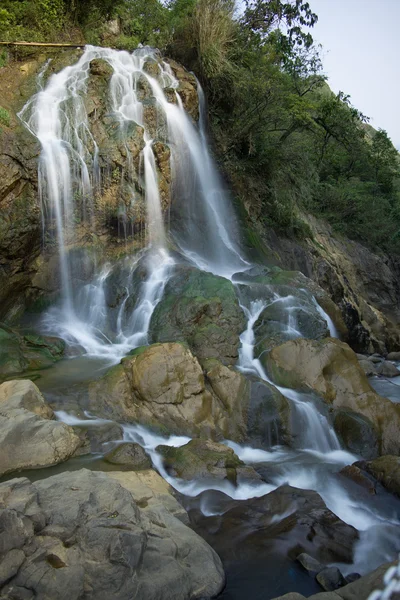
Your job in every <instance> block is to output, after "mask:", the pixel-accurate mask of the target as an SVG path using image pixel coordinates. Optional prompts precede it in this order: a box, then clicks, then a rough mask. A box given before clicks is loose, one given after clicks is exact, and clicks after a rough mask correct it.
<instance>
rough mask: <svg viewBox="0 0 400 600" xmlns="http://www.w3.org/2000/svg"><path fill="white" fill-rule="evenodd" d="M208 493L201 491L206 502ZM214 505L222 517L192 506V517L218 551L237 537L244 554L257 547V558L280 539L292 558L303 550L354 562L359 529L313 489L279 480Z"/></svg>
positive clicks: (320, 559)
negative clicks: (255, 493) (260, 491)
mask: <svg viewBox="0 0 400 600" xmlns="http://www.w3.org/2000/svg"><path fill="white" fill-rule="evenodd" d="M201 496H202V497H203V495H201ZM207 498H208V495H207V497H206V496H205V495H204V502H205V503H206V502H207ZM206 505H209V504H206ZM211 505H213V503H212V502H211ZM216 506H217V509H216V510H218V507H221V508H220V510H221V511H222V510H223V514H224V518H223V519H221V518H220V516H219V515H220V513H219V512H218V513H217V514H216V516H215V517H207V520H206V521H205V520H204V518H203V516H202V515H200V514H199V515H197V514H196V513H195V512H193V513H191V520H192V521H196V520H197V521H198V523H197V522H196V528H197V530H198V524H201V526H202V535H204V536H205V537H206V539H208V540H210V541H211V540H213V544H215V546H214V547H217V548H218V549H219V550H220V547H221V552H225V551H226V544H227V540H228V545H229V540H240V545H241V551H243V553H244V554H246V553H247V552H254V550H255V549H258V550H257V556H258V558H260V556H261V555H262V552H267V553H268V542H269V541H271V540H276V539H279V540H280V543H282V544H283V545H284V548H285V551H286V553H287V554H288V556H290V557H293V558H296V557H297V556H298V555H299V554H301V553H307V554H308V555H310V556H311V557H312V558H314V559H315V560H317V561H318V562H321V563H323V564H326V563H330V562H346V563H351V562H352V557H353V546H354V544H355V542H356V541H357V540H358V532H357V530H356V529H354V527H352V526H351V525H348V524H347V523H344V522H343V521H341V519H340V518H339V517H337V516H336V515H335V514H334V513H333V512H331V511H330V510H329V509H328V508H327V507H326V505H325V503H324V501H323V500H322V498H321V497H320V496H319V494H317V493H316V492H314V491H310V490H300V489H297V488H293V487H291V486H289V485H283V486H281V487H279V488H277V489H276V490H274V491H271V492H270V493H268V494H266V495H265V496H262V497H260V498H251V499H248V500H245V501H234V500H229V502H228V504H226V505H225V506H224V505H223V504H221V501H219V502H217V504H216ZM267 555H268V554H267Z"/></svg>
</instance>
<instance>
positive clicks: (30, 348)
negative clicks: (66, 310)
mask: <svg viewBox="0 0 400 600" xmlns="http://www.w3.org/2000/svg"><path fill="white" fill-rule="evenodd" d="M64 352H65V342H64V341H63V340H61V339H59V338H55V337H50V336H49V337H47V336H40V335H37V334H27V335H25V336H21V335H19V334H18V333H17V332H16V331H14V330H12V329H10V328H9V327H7V326H6V325H3V324H2V325H1V327H0V381H4V380H5V379H7V378H9V377H11V376H16V375H20V374H22V373H24V372H25V371H29V370H38V369H46V368H47V367H50V366H51V365H53V364H54V363H55V362H56V361H57V360H60V359H61V358H62V357H63V356H64Z"/></svg>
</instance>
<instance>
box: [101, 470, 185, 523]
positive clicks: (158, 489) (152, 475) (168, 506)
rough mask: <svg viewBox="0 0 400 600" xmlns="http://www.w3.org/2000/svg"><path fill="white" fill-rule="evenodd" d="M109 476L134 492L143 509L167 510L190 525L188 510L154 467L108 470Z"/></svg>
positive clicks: (133, 494) (135, 499)
mask: <svg viewBox="0 0 400 600" xmlns="http://www.w3.org/2000/svg"><path fill="white" fill-rule="evenodd" d="M107 475H108V477H111V478H112V479H115V480H116V481H118V483H119V484H120V485H122V487H124V488H125V489H127V490H128V492H130V493H131V494H132V497H133V499H134V501H135V502H136V504H137V505H138V506H139V507H140V509H141V510H144V511H146V510H148V511H156V510H162V511H164V510H167V511H168V512H169V513H171V515H173V516H174V517H176V518H177V519H179V520H180V521H182V523H184V524H185V525H189V516H188V514H187V512H186V510H185V509H184V508H183V506H182V505H181V504H179V502H178V500H177V499H176V498H175V496H174V489H173V488H172V487H171V486H170V485H169V483H167V482H166V481H165V479H163V478H162V477H161V476H160V475H159V474H158V473H156V472H155V471H154V470H153V469H151V470H143V471H108V472H107Z"/></svg>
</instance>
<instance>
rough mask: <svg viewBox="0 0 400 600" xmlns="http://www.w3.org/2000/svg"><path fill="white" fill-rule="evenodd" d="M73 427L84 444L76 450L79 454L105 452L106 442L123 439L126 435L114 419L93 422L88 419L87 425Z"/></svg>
mask: <svg viewBox="0 0 400 600" xmlns="http://www.w3.org/2000/svg"><path fill="white" fill-rule="evenodd" d="M72 429H73V430H74V432H75V433H76V435H77V436H79V438H80V439H81V442H82V446H81V447H80V448H78V450H77V452H76V454H78V455H82V454H90V453H91V452H104V444H108V443H109V442H116V441H119V440H122V439H123V437H124V432H123V429H122V427H121V425H119V424H118V423H114V422H113V421H106V422H104V423H91V421H90V420H88V421H87V425H83V424H79V425H72Z"/></svg>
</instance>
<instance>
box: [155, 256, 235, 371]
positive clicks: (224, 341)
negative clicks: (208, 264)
mask: <svg viewBox="0 0 400 600" xmlns="http://www.w3.org/2000/svg"><path fill="white" fill-rule="evenodd" d="M245 327H246V322H245V317H244V313H243V311H242V309H241V308H240V306H239V303H238V300H237V297H236V293H235V289H234V286H233V284H232V283H231V282H230V281H228V280H227V279H225V278H223V277H219V276H217V275H213V274H212V273H207V272H205V271H199V270H198V269H195V268H194V267H187V266H181V267H177V271H176V273H175V274H174V275H173V276H172V277H171V279H170V280H169V282H168V283H167V285H166V287H165V291H164V295H163V298H162V299H161V301H160V302H159V303H158V304H157V306H156V308H155V310H154V313H153V316H152V318H151V323H150V331H149V334H150V339H151V341H152V342H174V341H184V342H187V344H188V345H189V347H190V348H191V350H192V351H193V353H194V354H195V355H196V356H197V357H198V359H199V360H200V361H203V360H205V359H208V358H216V359H218V360H219V361H220V362H222V363H223V364H226V365H232V364H235V363H236V361H237V359H238V349H239V335H240V334H241V333H242V332H243V330H244V329H245Z"/></svg>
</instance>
